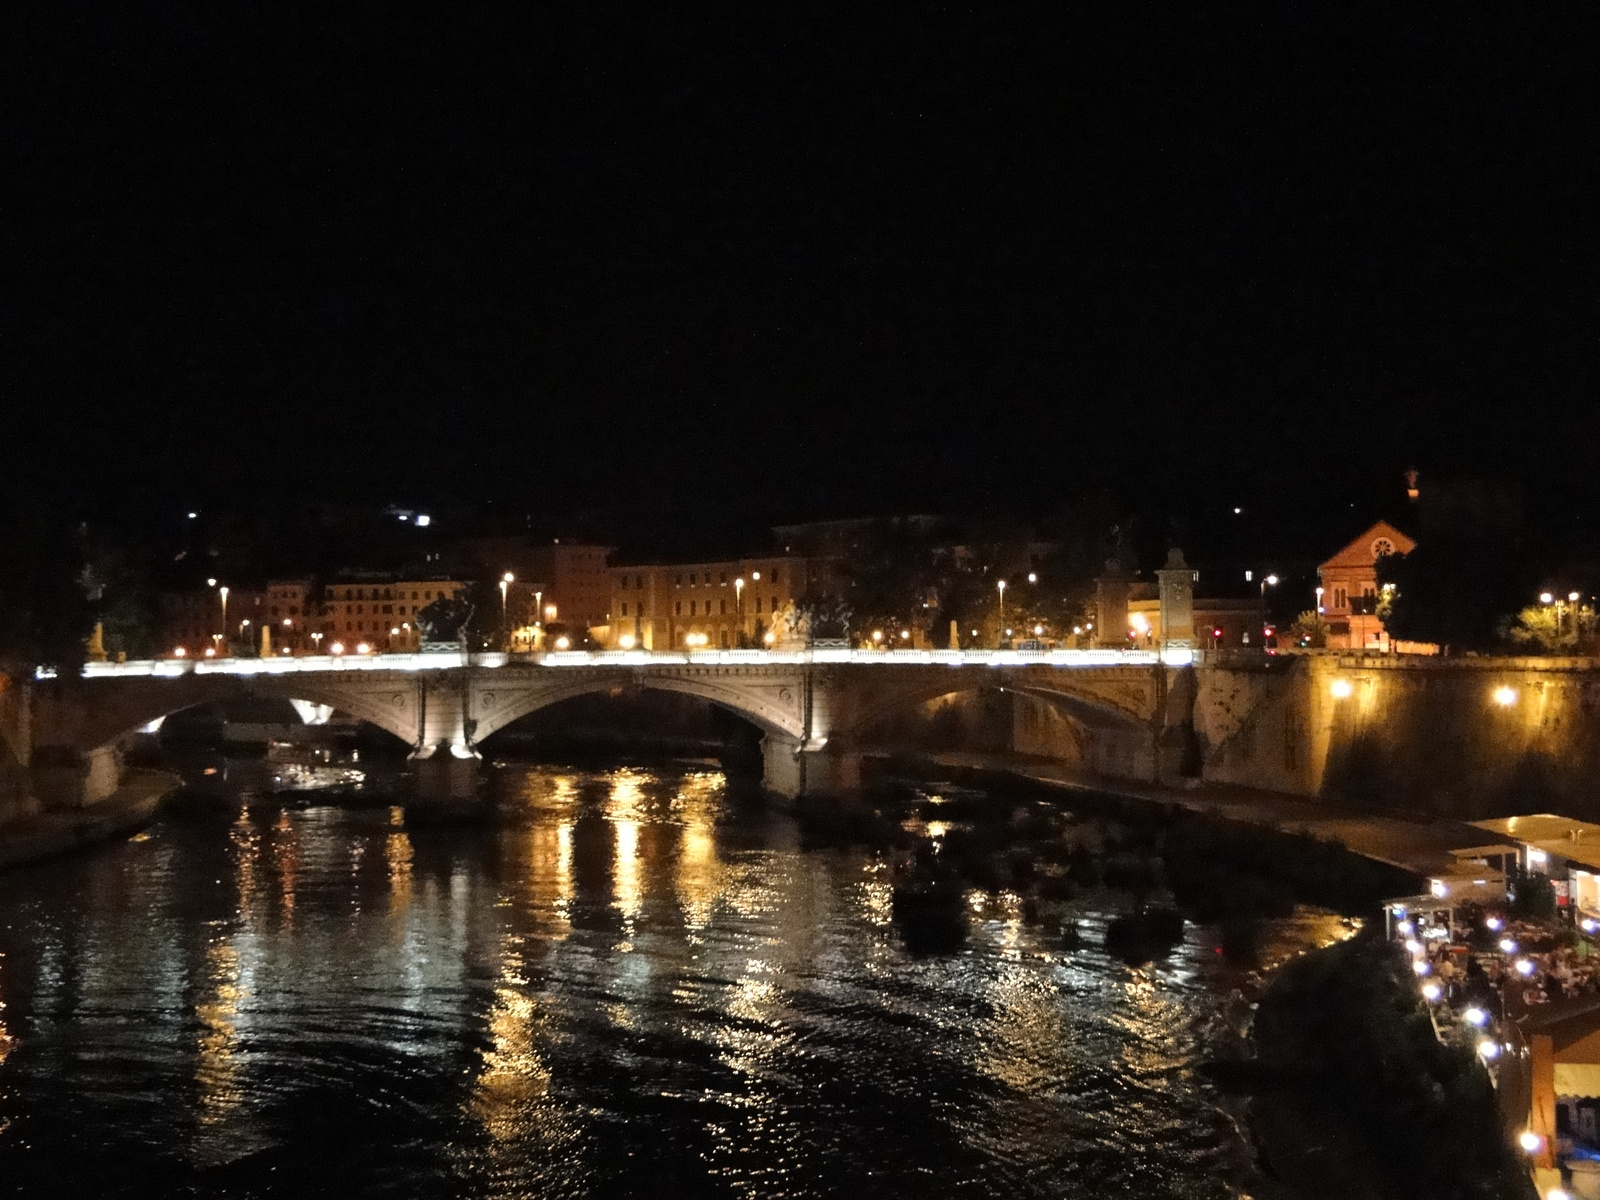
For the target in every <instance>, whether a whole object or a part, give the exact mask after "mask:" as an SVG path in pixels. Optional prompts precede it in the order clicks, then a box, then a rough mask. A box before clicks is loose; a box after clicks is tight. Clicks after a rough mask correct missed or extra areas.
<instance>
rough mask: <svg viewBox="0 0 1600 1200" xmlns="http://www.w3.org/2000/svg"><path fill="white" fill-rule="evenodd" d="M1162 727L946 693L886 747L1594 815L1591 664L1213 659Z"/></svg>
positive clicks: (1595, 723)
mask: <svg viewBox="0 0 1600 1200" xmlns="http://www.w3.org/2000/svg"><path fill="white" fill-rule="evenodd" d="M1170 692H1171V695H1172V697H1173V705H1172V706H1171V707H1173V708H1175V709H1176V708H1178V707H1179V706H1180V705H1181V711H1178V712H1176V714H1175V715H1174V714H1173V713H1168V714H1167V716H1166V718H1165V719H1164V720H1163V721H1162V722H1161V723H1160V724H1159V725H1156V724H1151V725H1148V726H1141V725H1138V724H1136V723H1133V722H1130V721H1126V720H1121V721H1119V720H1114V719H1109V718H1108V719H1105V720H1096V719H1095V718H1094V716H1093V714H1089V715H1087V716H1086V714H1085V712H1084V707H1083V706H1082V705H1078V706H1076V707H1073V706H1070V705H1066V704H1061V703H1057V702H1055V701H1053V700H1052V698H1051V697H1050V696H1048V695H1045V694H1040V693H1024V692H1013V691H1003V690H998V689H979V690H974V691H964V692H957V693H952V694H950V695H948V696H943V697H940V698H939V699H937V700H935V701H931V702H929V703H928V704H924V705H922V706H920V707H919V708H917V709H915V710H912V711H908V712H906V713H903V714H899V715H897V716H896V717H894V718H893V719H892V720H890V721H888V722H886V723H885V725H884V727H883V731H882V740H881V745H882V746H883V747H884V748H889V749H895V748H905V749H913V750H946V751H968V752H973V753H1010V754H1018V755H1025V756H1029V757H1031V758H1037V759H1042V760H1046V761H1050V762H1055V763H1059V764H1061V765H1062V766H1064V767H1067V768H1070V769H1073V770H1076V771H1081V772H1085V773H1087V774H1090V775H1095V776H1100V777H1104V778H1105V779H1107V780H1134V781H1143V782H1161V783H1169V784H1175V785H1183V784H1185V783H1188V784H1191V785H1192V784H1198V783H1208V784H1222V785H1231V786H1236V787H1244V788H1250V789H1254V790H1257V791H1263V792H1275V793H1279V794H1284V795H1290V796H1299V797H1306V798H1318V799H1324V800H1330V801H1334V802H1337V803H1340V804H1344V805H1349V806H1352V807H1356V808H1365V809H1373V810H1383V811H1393V812H1401V813H1406V814H1411V815H1416V816H1452V817H1457V818H1462V819H1479V818H1482V817H1488V816H1497V815H1505V814H1511V813H1519V812H1556V813H1564V814H1567V815H1571V816H1575V817H1581V818H1585V819H1590V820H1594V819H1600V660H1595V659H1586V658H1564V659H1563V658H1465V659H1440V658H1426V659H1424V658H1408V657H1377V656H1370V657H1368V656H1360V655H1334V654H1327V655H1321V654H1319V655H1294V656H1283V657H1278V658H1263V657H1261V656H1236V657H1233V658H1229V657H1227V656H1213V658H1212V659H1210V660H1208V661H1207V662H1206V663H1203V664H1201V665H1200V666H1198V667H1195V668H1192V669H1189V670H1188V671H1186V672H1177V673H1175V678H1174V682H1173V683H1172V685H1171V686H1170Z"/></svg>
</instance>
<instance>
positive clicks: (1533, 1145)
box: [1517, 1129, 1544, 1154]
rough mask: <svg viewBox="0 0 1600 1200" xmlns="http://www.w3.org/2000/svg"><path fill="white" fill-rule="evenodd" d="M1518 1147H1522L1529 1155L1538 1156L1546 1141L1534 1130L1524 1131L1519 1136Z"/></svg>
mask: <svg viewBox="0 0 1600 1200" xmlns="http://www.w3.org/2000/svg"><path fill="white" fill-rule="evenodd" d="M1517 1145H1519V1146H1521V1147H1522V1148H1523V1149H1524V1150H1526V1151H1527V1152H1528V1153H1529V1154H1537V1153H1538V1152H1539V1149H1540V1147H1542V1146H1543V1145H1544V1139H1543V1138H1542V1137H1540V1136H1539V1135H1538V1134H1537V1133H1535V1132H1534V1131H1533V1130H1531V1129H1524V1130H1523V1131H1522V1132H1521V1133H1519V1134H1518V1135H1517Z"/></svg>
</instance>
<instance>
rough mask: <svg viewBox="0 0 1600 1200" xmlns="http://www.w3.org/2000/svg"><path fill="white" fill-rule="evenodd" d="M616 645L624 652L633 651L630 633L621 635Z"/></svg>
mask: <svg viewBox="0 0 1600 1200" xmlns="http://www.w3.org/2000/svg"><path fill="white" fill-rule="evenodd" d="M617 645H619V646H621V647H622V648H623V649H624V650H632V649H633V634H631V633H625V634H623V635H622V636H621V637H620V638H618V639H617Z"/></svg>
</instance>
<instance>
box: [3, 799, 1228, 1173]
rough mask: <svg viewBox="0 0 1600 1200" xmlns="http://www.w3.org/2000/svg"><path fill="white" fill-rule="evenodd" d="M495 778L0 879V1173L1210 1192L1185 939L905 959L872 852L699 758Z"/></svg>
mask: <svg viewBox="0 0 1600 1200" xmlns="http://www.w3.org/2000/svg"><path fill="white" fill-rule="evenodd" d="M498 783H499V785H500V786H501V788H502V792H503V795H502V799H504V800H507V801H508V802H509V803H510V804H511V806H512V807H513V808H514V809H515V810H516V811H517V816H516V818H515V819H514V820H513V821H512V822H511V823H510V824H509V825H507V826H505V827H502V828H499V829H494V830H487V829H468V830H460V829H453V830H452V829H407V828H406V826H405V824H404V815H403V813H401V812H400V810H398V809H394V810H388V809H385V808H381V807H380V808H370V807H369V808H361V809H350V810H339V809H335V808H330V807H321V808H318V807H311V808H303V807H286V808H281V809H279V808H274V807H252V808H241V809H239V810H236V811H234V812H230V813H229V814H228V819H227V821H226V823H218V824H215V825H213V824H206V823H204V822H194V823H188V824H185V823H183V822H177V821H173V822H168V823H166V824H164V825H162V826H160V827H158V828H157V829H156V830H155V832H154V834H153V836H151V837H150V838H148V839H147V840H144V841H140V842H130V843H128V844H126V845H124V846H121V847H117V848H114V849H109V850H107V851H106V852H104V853H101V854H98V855H93V856H88V857H85V858H81V859H74V860H66V861H64V862H63V863H61V864H60V865H59V866H58V867H56V868H54V869H52V870H51V871H50V872H35V873H25V874H21V875H12V876H5V877H0V911H4V912H6V913H8V914H13V916H12V917H11V918H10V919H9V924H8V926H5V927H0V972H3V973H0V989H3V990H0V1177H3V1178H5V1179H7V1180H8V1185H10V1186H13V1187H14V1190H15V1191H16V1192H17V1193H19V1194H23V1195H28V1194H33V1195H56V1194H60V1193H61V1192H62V1191H63V1190H76V1191H82V1192H87V1193H90V1194H96V1195H118V1194H136V1193H137V1192H138V1191H139V1190H140V1189H141V1186H142V1182H143V1181H144V1180H145V1179H147V1178H151V1177H159V1178H161V1179H163V1181H164V1182H165V1183H167V1184H168V1185H169V1187H168V1190H171V1191H185V1190H187V1191H190V1192H193V1193H196V1194H221V1193H223V1192H227V1193H228V1194H234V1195H245V1196H254V1195H267V1194H272V1195H291V1194H305V1193H313V1192H314V1193H317V1194H340V1195H346V1196H359V1195H393V1196H408V1197H412V1196H416V1197H427V1196H434V1195H440V1196H442V1195H458V1194H475V1195H495V1196H499V1195H506V1196H511V1195H529V1194H575V1193H584V1194H591V1195H602V1196H603V1195H636V1194H641V1193H649V1192H661V1193H666V1192H672V1193H675V1194H682V1195H703V1194H715V1195H722V1194H729V1193H740V1194H751V1195H771V1194H785V1195H795V1196H806V1195H829V1194H839V1193H843V1192H849V1193H850V1194H852V1195H860V1196H879V1195H882V1196H889V1195H904V1194H932V1193H934V1192H939V1193H946V1192H966V1193H970V1194H973V1195H978V1196H983V1195H1007V1196H1028V1195H1065V1196H1069V1197H1071V1196H1098V1195H1103V1194H1109V1193H1112V1192H1120V1193H1124V1194H1151V1195H1175V1196H1184V1197H1220V1196H1225V1195H1228V1194H1230V1187H1231V1185H1230V1183H1229V1181H1228V1179H1227V1177H1226V1174H1225V1172H1224V1171H1223V1169H1222V1165H1223V1163H1224V1162H1225V1160H1226V1158H1227V1154H1226V1147H1225V1146H1224V1144H1223V1139H1222V1138H1221V1136H1220V1135H1219V1134H1218V1132H1217V1130H1218V1128H1219V1118H1218V1115H1217V1114H1218V1109H1217V1105H1216V1102H1215V1100H1214V1098H1213V1097H1211V1096H1210V1095H1209V1094H1208V1093H1207V1092H1206V1091H1205V1088H1204V1085H1203V1083H1201V1082H1199V1081H1198V1080H1197V1078H1196V1076H1195V1073H1194V1072H1193V1071H1192V1070H1191V1069H1190V1067H1191V1065H1192V1063H1193V1062H1194V1060H1195V1058H1196V1057H1197V1056H1198V1055H1200V1054H1201V1053H1202V1052H1203V1047H1204V1042H1203V1036H1204V1030H1205V1029H1206V1028H1207V1025H1208V1022H1214V1021H1215V1020H1216V1019H1218V1018H1217V1014H1219V1013H1221V1012H1222V1011H1223V1010H1224V1008H1225V993H1226V990H1227V987H1226V984H1227V981H1226V980H1225V979H1223V978H1222V976H1221V975H1220V972H1221V971H1222V970H1223V968H1222V967H1221V965H1220V963H1219V962H1218V961H1217V960H1216V956H1214V955H1212V954H1211V953H1210V952H1209V948H1208V947H1202V946H1200V945H1199V944H1198V943H1197V942H1196V941H1194V939H1192V938H1191V940H1190V941H1189V942H1187V943H1186V944H1185V945H1184V946H1182V947H1180V948H1179V950H1178V951H1177V952H1176V953H1175V954H1174V955H1173V957H1172V959H1171V960H1170V961H1168V962H1165V963H1162V964H1158V965H1156V966H1152V967H1147V968H1143V969H1140V970H1130V969H1129V968H1127V967H1124V966H1122V965H1121V964H1120V963H1116V962H1113V961H1111V960H1109V959H1108V958H1107V957H1106V956H1105V955H1103V954H1101V953H1099V952H1098V951H1094V950H1083V951H1074V952H1072V953H1065V952H1063V951H1062V950H1061V949H1060V946H1059V940H1058V939H1057V940H1054V941H1052V940H1051V939H1050V938H1049V937H1047V936H1045V935H1044V934H1043V933H1042V932H1041V931H1040V929H1039V928H1038V927H1037V926H1034V925H1030V924H1028V923H1027V921H1026V920H1025V919H1024V911H1023V906H1022V903H1021V900H1020V898H1019V897H1017V896H1014V895H1005V894H1002V895H1000V896H998V897H993V898H990V897H985V896H983V895H982V894H979V893H974V894H973V896H972V903H973V909H972V915H973V922H974V930H975V932H974V935H973V937H972V939H971V940H970V941H969V943H968V945H967V947H966V948H965V949H964V950H963V951H962V952H961V953H959V954H956V955H954V956H951V957H948V958H935V959H920V960H918V959H912V958H909V957H908V956H907V955H906V954H905V953H904V951H903V949H902V948H901V946H900V944H899V941H898V936H897V934H896V932H895V930H894V927H893V925H892V924H891V922H890V908H889V905H890V893H889V885H888V874H887V870H886V867H885V864H884V863H883V862H882V861H881V860H879V859H877V858H875V857H873V856H871V855H868V854H863V853H854V852H841V851H819V852H813V851H805V850H802V849H801V848H800V846H799V844H798V840H797V837H796V834H795V831H794V829H793V827H792V825H791V824H790V823H789V822H788V821H787V820H786V819H784V818H782V817H780V816H774V815H771V814H763V813H759V812H756V813H752V812H748V811H742V810H740V809H738V808H735V807H733V806H731V805H730V804H729V802H728V798H727V794H726V786H725V783H724V780H723V778H722V776H721V775H720V774H718V773H716V772H710V771H705V770H701V769H689V770H683V771H659V770H656V771H645V770H636V769H633V770H616V771H609V772H577V771H553V770H514V771H509V772H506V773H505V774H504V775H502V777H501V778H500V779H499V781H498ZM1075 919H1077V920H1079V921H1081V922H1082V923H1083V924H1084V925H1085V928H1086V929H1088V930H1089V931H1090V932H1091V937H1090V938H1089V939H1088V941H1087V942H1086V944H1095V945H1097V944H1098V932H1097V931H1098V930H1099V929H1101V928H1103V925H1104V920H1105V917H1104V915H1103V914H1101V913H1099V912H1097V911H1095V909H1094V907H1093V905H1092V904H1089V903H1085V904H1083V905H1081V906H1080V909H1079V911H1078V912H1077V913H1076V915H1075ZM6 1005H9V1006H10V1007H6ZM8 1028H9V1029H10V1031H11V1035H12V1036H20V1040H19V1041H18V1042H17V1043H15V1048H14V1049H12V1051H11V1053H10V1055H9V1057H7V1054H6V1050H7V1046H8V1045H9V1044H10V1043H8V1041H7V1033H6V1031H7V1029H8ZM22 1035H25V1036H22ZM7 1122H9V1126H8V1125H7V1124H6V1123H7ZM86 1147H87V1149H86ZM152 1173H158V1174H155V1175H152Z"/></svg>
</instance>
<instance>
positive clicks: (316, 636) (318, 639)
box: [311, 630, 322, 654]
mask: <svg viewBox="0 0 1600 1200" xmlns="http://www.w3.org/2000/svg"><path fill="white" fill-rule="evenodd" d="M311 642H312V645H313V646H314V647H315V649H314V651H313V653H316V654H321V653H322V633H321V631H320V630H319V631H318V632H316V633H313V634H312V635H311Z"/></svg>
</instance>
